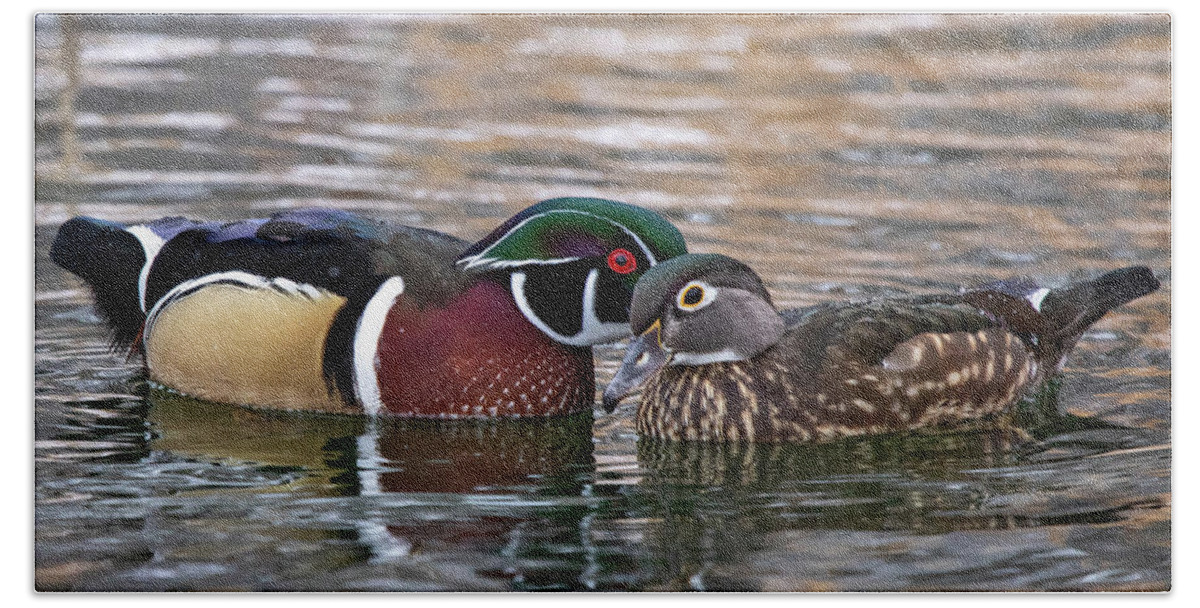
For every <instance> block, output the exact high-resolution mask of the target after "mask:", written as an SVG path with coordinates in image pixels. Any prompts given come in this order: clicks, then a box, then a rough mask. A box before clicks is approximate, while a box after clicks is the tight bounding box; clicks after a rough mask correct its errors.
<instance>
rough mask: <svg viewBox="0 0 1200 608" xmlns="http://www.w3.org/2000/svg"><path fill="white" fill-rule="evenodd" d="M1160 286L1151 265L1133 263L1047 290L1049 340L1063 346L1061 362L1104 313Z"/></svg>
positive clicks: (1044, 304)
mask: <svg viewBox="0 0 1200 608" xmlns="http://www.w3.org/2000/svg"><path fill="white" fill-rule="evenodd" d="M1158 287H1159V282H1158V279H1157V278H1155V276H1154V273H1153V272H1151V271H1150V269H1149V268H1146V267H1145V266H1130V267H1129V268H1121V269H1120V270H1114V271H1112V272H1109V273H1107V274H1104V275H1102V276H1100V277H1099V278H1097V279H1093V280H1091V281H1084V282H1082V283H1076V284H1074V285H1070V286H1068V287H1064V288H1062V289H1055V290H1052V291H1050V292H1049V293H1047V294H1046V297H1045V299H1044V300H1042V302H1041V307H1040V310H1041V313H1042V316H1043V317H1044V318H1045V319H1046V324H1047V325H1048V326H1049V329H1050V334H1049V335H1048V336H1047V338H1048V341H1051V342H1053V343H1054V345H1055V346H1057V347H1058V348H1059V349H1060V352H1061V355H1060V356H1059V358H1058V364H1060V365H1061V363H1062V357H1063V356H1065V355H1066V353H1068V352H1070V350H1071V349H1072V348H1073V347H1074V346H1075V343H1076V342H1077V341H1078V340H1079V338H1080V337H1081V336H1082V335H1083V332H1085V331H1087V328H1088V327H1091V325H1092V324H1093V323H1095V322H1096V321H1099V320H1100V317H1103V316H1104V315H1105V314H1106V313H1107V312H1108V311H1110V310H1112V309H1114V308H1116V307H1118V306H1121V305H1122V304H1125V303H1127V302H1132V301H1133V300H1136V299H1137V298H1140V297H1142V296H1144V295H1146V294H1148V293H1152V292H1154V291H1155V290H1157V289H1158Z"/></svg>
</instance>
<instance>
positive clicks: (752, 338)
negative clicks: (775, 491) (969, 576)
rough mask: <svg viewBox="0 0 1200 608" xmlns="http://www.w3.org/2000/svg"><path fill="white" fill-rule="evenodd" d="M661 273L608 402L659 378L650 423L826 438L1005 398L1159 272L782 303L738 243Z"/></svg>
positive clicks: (640, 294) (1056, 361)
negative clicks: (1067, 283) (791, 305)
mask: <svg viewBox="0 0 1200 608" xmlns="http://www.w3.org/2000/svg"><path fill="white" fill-rule="evenodd" d="M651 275H652V276H651ZM651 275H648V276H647V277H646V278H645V279H643V284H640V285H639V287H638V289H637V290H636V291H635V295H634V304H633V307H634V314H633V323H634V329H635V332H636V333H639V334H643V335H642V336H641V337H640V338H639V339H638V340H637V341H635V343H634V344H633V345H631V347H630V352H629V354H628V355H627V357H626V359H625V363H624V365H623V367H622V369H621V371H620V372H619V373H618V376H617V378H616V379H614V382H613V385H612V386H610V389H609V390H608V391H606V395H605V401H606V405H608V406H609V407H611V406H614V405H615V403H616V401H617V400H619V399H620V397H621V396H622V395H623V394H624V393H626V392H628V391H630V390H632V388H633V387H634V386H636V385H637V384H638V383H640V382H641V381H643V380H645V381H646V386H645V390H644V391H643V393H642V398H641V402H640V405H639V407H638V411H637V429H638V432H639V433H640V434H642V435H643V436H649V437H656V438H661V439H670V440H698V441H739V440H744V441H763V442H803V441H819V440H827V439H833V438H837V437H844V436H850V435H862V434H872V433H886V432H895V431H903V430H909V429H915V428H920V427H927V426H938V425H946V424H952V423H956V422H960V421H965V420H972V419H977V418H981V417H984V416H988V415H991V414H995V413H998V412H1002V411H1004V410H1006V409H1008V408H1010V407H1011V406H1012V405H1013V404H1015V403H1016V402H1017V401H1018V400H1019V399H1020V398H1021V397H1022V396H1023V395H1025V394H1026V393H1027V392H1028V391H1030V390H1032V389H1033V388H1035V387H1037V386H1039V385H1040V384H1041V383H1042V382H1044V381H1045V379H1046V378H1047V377H1049V376H1050V375H1052V374H1054V373H1055V372H1057V371H1059V370H1060V369H1061V365H1062V362H1063V359H1064V357H1065V356H1066V354H1067V352H1069V351H1070V349H1071V348H1072V347H1073V346H1074V344H1075V342H1076V341H1077V340H1078V339H1079V337H1080V336H1081V335H1082V333H1083V331H1084V330H1085V329H1087V327H1088V326H1090V325H1091V324H1092V323H1094V322H1095V321H1096V320H1097V319H1099V318H1100V317H1101V316H1102V315H1103V314H1104V313H1105V312H1107V311H1108V310H1110V309H1112V308H1113V307H1115V306H1118V305H1120V304H1123V303H1125V302H1127V301H1129V300H1132V299H1134V298H1136V297H1139V296H1141V295H1144V294H1146V293H1149V292H1151V291H1154V290H1155V289H1157V287H1158V281H1157V280H1156V279H1155V278H1154V276H1153V274H1151V273H1150V271H1149V270H1148V269H1145V268H1128V269H1123V270H1118V271H1114V272H1111V273H1109V274H1107V275H1104V276H1103V277H1101V278H1099V279H1096V280H1095V281H1090V282H1087V283H1081V284H1078V285H1074V286H1071V287H1068V288H1065V289H1061V290H1046V289H1041V288H1039V287H1037V286H1035V285H1033V284H1032V283H1030V282H1027V281H1012V282H1001V283H996V284H993V285H989V286H985V287H981V288H979V289H975V290H970V291H964V292H962V293H959V294H950V295H944V296H925V297H912V298H889V299H879V300H874V301H869V302H860V303H841V304H827V305H822V306H817V307H813V308H810V309H804V310H794V311H786V312H784V313H782V314H781V315H777V314H775V313H774V308H773V307H772V306H771V304H770V299H769V296H768V295H767V294H766V291H765V289H763V288H762V285H761V281H759V280H758V278H757V276H755V275H753V274H752V271H750V270H749V268H746V267H745V266H744V265H742V264H740V263H738V262H736V261H734V260H731V259H729V258H724V257H723V256H684V257H682V258H677V259H676V260H673V261H672V262H669V263H668V264H667V265H666V266H664V267H660V268H659V269H656V271H654V272H652V273H651ZM694 286H700V289H701V292H703V294H704V295H703V297H701V296H698V295H695V294H698V293H701V292H696V291H693V292H691V294H692V295H691V296H690V297H689V295H688V289H689V288H691V287H694ZM664 294H665V295H664ZM732 300H737V302H736V304H735V305H732V306H730V305H728V303H729V302H731V301H732ZM689 305H690V306H691V309H690V310H689V309H688V307H689ZM660 349H661V350H660ZM639 363H640V365H639Z"/></svg>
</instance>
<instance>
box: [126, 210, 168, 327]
mask: <svg viewBox="0 0 1200 608" xmlns="http://www.w3.org/2000/svg"><path fill="white" fill-rule="evenodd" d="M125 232H128V233H129V234H132V235H133V236H134V237H136V238H137V240H138V242H139V243H141V244H142V253H143V254H145V256H146V262H145V263H144V264H142V271H141V272H140V273H138V302H139V303H140V304H141V305H142V312H146V281H147V280H148V279H149V278H150V265H151V264H153V263H154V257H155V256H157V255H158V251H159V250H160V249H162V246H163V243H165V242H166V241H164V240H163V239H162V237H161V236H158V235H157V234H154V231H153V230H151V229H149V228H147V227H145V226H129V227H128V228H126V229H125Z"/></svg>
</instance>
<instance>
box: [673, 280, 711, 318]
mask: <svg viewBox="0 0 1200 608" xmlns="http://www.w3.org/2000/svg"><path fill="white" fill-rule="evenodd" d="M716 297H717V288H716V287H713V286H712V285H709V284H708V283H705V282H704V281H692V282H691V283H688V284H687V285H684V286H683V289H680V290H679V293H677V294H676V295H675V305H676V306H678V307H679V310H685V311H688V312H691V311H693V310H699V309H701V308H704V307H705V306H708V305H709V304H712V301H713V300H714V299H715V298H716Z"/></svg>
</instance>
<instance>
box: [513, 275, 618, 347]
mask: <svg viewBox="0 0 1200 608" xmlns="http://www.w3.org/2000/svg"><path fill="white" fill-rule="evenodd" d="M526 278H527V277H526V276H525V273H523V272H514V273H512V279H511V280H510V283H511V289H512V295H513V300H514V301H516V303H517V308H518V309H519V310H520V311H521V314H523V315H525V318H526V319H528V320H529V322H530V323H532V324H533V326H534V327H536V328H538V329H540V330H541V331H542V333H544V334H546V335H547V336H550V337H551V338H552V339H554V341H556V342H561V343H563V344H570V345H571V346H591V345H593V344H604V343H606V342H615V341H617V340H620V339H621V338H625V337H628V336H629V324H627V323H605V322H603V321H601V320H600V319H599V317H597V316H596V281H597V280H599V278H600V271H599V270H597V269H595V268H593V269H592V270H591V271H590V272H588V275H587V280H586V281H584V284H583V322H582V324H581V325H580V328H579V333H577V334H575V335H572V336H564V335H562V334H560V333H558V332H556V331H554V330H553V329H551V328H550V326H549V325H546V323H545V321H542V320H541V319H540V318H538V316H537V313H536V312H534V310H533V307H532V306H530V305H529V299H528V298H526V297H525V280H526Z"/></svg>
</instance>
